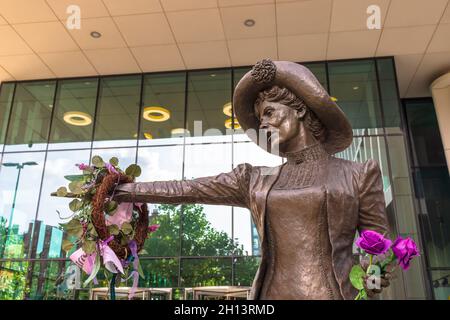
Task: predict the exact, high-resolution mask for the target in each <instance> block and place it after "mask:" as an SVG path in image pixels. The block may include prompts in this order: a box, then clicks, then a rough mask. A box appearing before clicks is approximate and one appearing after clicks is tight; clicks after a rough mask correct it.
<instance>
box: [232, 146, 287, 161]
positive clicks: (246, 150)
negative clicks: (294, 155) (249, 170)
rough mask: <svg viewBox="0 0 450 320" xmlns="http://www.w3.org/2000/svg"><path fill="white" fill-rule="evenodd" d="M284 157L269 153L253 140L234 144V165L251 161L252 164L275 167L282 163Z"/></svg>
mask: <svg viewBox="0 0 450 320" xmlns="http://www.w3.org/2000/svg"><path fill="white" fill-rule="evenodd" d="M282 161H283V158H281V157H279V156H276V155H273V154H271V153H268V152H267V151H265V150H264V149H262V148H260V147H259V146H257V145H256V144H255V143H253V142H235V143H234V145H233V165H234V166H235V167H236V166H237V165H238V164H241V163H249V164H251V165H252V166H268V167H275V166H279V165H281V164H282Z"/></svg>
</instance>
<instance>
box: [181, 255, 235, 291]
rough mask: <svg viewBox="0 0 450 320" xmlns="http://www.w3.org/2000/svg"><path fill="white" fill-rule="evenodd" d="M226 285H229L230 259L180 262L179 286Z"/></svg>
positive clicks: (185, 260)
mask: <svg viewBox="0 0 450 320" xmlns="http://www.w3.org/2000/svg"><path fill="white" fill-rule="evenodd" d="M228 285H231V258H214V259H213V258H210V259H182V260H181V286H183V287H202V286H228Z"/></svg>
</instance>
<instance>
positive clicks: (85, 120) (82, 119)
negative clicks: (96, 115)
mask: <svg viewBox="0 0 450 320" xmlns="http://www.w3.org/2000/svg"><path fill="white" fill-rule="evenodd" d="M63 119H64V121H65V122H67V123H68V124H71V125H74V126H80V127H82V126H88V125H90V124H91V123H92V117H91V116H90V115H88V114H87V113H84V112H81V111H69V112H66V113H64V116H63Z"/></svg>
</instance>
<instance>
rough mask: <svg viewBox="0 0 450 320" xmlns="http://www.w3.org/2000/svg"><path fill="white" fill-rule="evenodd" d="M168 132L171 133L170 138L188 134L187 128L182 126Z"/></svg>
mask: <svg viewBox="0 0 450 320" xmlns="http://www.w3.org/2000/svg"><path fill="white" fill-rule="evenodd" d="M170 133H171V134H172V138H177V137H184V136H189V130H188V129H184V128H174V129H172V130H170Z"/></svg>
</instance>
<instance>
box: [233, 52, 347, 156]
mask: <svg viewBox="0 0 450 320" xmlns="http://www.w3.org/2000/svg"><path fill="white" fill-rule="evenodd" d="M272 86H278V87H281V88H286V89H288V90H290V91H291V92H292V93H294V94H295V95H296V96H297V97H298V98H300V99H302V100H303V101H304V102H305V104H306V105H307V106H308V107H309V109H310V110H312V111H313V112H314V113H315V115H316V116H317V117H318V118H319V120H320V121H321V122H322V124H323V125H324V126H325V127H326V129H327V134H326V137H325V139H324V141H323V142H322V144H323V146H324V148H325V150H326V151H327V152H328V153H329V154H335V153H337V152H340V151H342V150H344V149H346V148H347V147H348V146H349V145H350V144H351V143H352V139H353V132H352V127H351V125H350V122H349V120H348V119H347V117H346V116H345V114H344V112H343V111H342V110H341V108H339V106H338V105H337V104H336V102H334V101H333V100H332V99H331V97H330V96H329V94H328V93H327V91H326V90H325V89H324V88H323V87H322V85H321V84H320V83H319V81H318V80H317V78H316V77H315V76H314V75H313V74H312V72H311V71H309V69H308V68H306V67H304V66H302V65H300V64H298V63H294V62H289V61H271V60H269V59H264V60H262V61H259V62H258V63H256V64H255V65H254V67H253V69H252V70H251V71H249V72H247V73H246V74H245V75H244V76H243V77H242V79H241V80H240V81H239V83H238V84H237V86H236V88H235V91H234V95H233V109H234V112H235V114H236V118H237V120H238V122H239V124H240V126H241V127H242V128H243V129H244V130H248V129H255V130H256V132H258V129H259V125H260V121H259V118H258V117H257V116H256V114H255V110H254V103H255V100H256V98H257V97H258V93H259V92H261V91H263V90H265V89H268V88H270V87H272ZM249 137H250V138H251V139H252V140H253V141H254V142H255V143H258V142H257V141H256V139H257V137H256V135H253V134H250V135H249Z"/></svg>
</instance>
